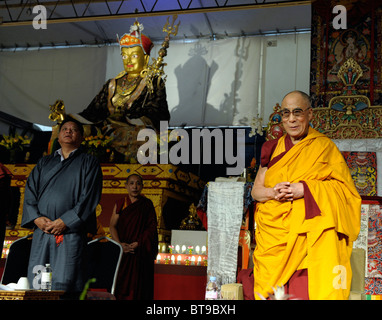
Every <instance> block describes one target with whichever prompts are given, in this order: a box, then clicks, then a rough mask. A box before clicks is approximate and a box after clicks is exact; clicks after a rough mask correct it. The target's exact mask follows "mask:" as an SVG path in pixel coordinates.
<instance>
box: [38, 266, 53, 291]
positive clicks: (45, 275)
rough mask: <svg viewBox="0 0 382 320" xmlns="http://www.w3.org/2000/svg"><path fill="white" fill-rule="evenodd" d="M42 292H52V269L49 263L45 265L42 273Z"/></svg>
mask: <svg viewBox="0 0 382 320" xmlns="http://www.w3.org/2000/svg"><path fill="white" fill-rule="evenodd" d="M41 290H42V291H52V268H51V266H50V264H49V263H47V264H46V265H45V268H44V269H43V270H42V273H41Z"/></svg>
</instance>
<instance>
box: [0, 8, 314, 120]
mask: <svg viewBox="0 0 382 320" xmlns="http://www.w3.org/2000/svg"><path fill="white" fill-rule="evenodd" d="M44 2H46V1H39V3H40V4H44ZM69 2H70V1H69ZM80 2H81V1H79V3H80ZM82 2H83V3H82V7H81V10H82V11H81V10H80V7H78V5H76V6H73V5H72V6H70V5H66V6H62V7H60V8H57V9H56V11H54V12H53V11H51V13H52V18H56V19H57V18H58V17H64V18H65V17H66V16H70V14H72V13H71V12H70V11H73V9H74V8H75V9H76V11H77V15H78V12H84V10H85V9H86V3H88V1H82ZM94 2H95V3H94V4H93V2H91V3H92V5H89V8H88V11H86V14H85V17H86V16H88V15H89V14H90V13H92V14H93V15H94V17H96V15H97V13H99V14H101V13H102V10H105V8H106V9H107V7H105V3H108V4H110V11H111V12H115V10H117V7H118V6H117V5H118V3H120V4H121V3H122V6H121V11H120V13H121V12H122V9H123V8H124V6H125V5H126V3H124V2H123V1H122V2H121V1H104V3H101V2H100V1H94ZM133 2H134V3H135V6H136V8H138V9H139V10H140V11H141V10H142V4H143V5H144V6H145V8H152V6H153V5H154V3H156V2H155V1H129V3H130V4H131V5H132V3H133ZM219 2H221V4H220V5H221V6H222V7H223V5H222V3H227V1H219ZM265 2H266V3H274V2H273V1H265ZM281 2H283V1H279V2H278V3H281ZM300 2H301V3H302V2H304V1H300ZM6 3H8V4H11V3H13V4H14V7H12V6H10V5H8V8H5V7H4V5H2V6H0V10H1V14H2V16H3V26H0V43H1V48H2V50H1V52H0V110H1V111H3V112H6V113H9V114H11V115H13V116H16V117H18V118H21V119H23V120H26V121H30V122H34V123H38V124H42V125H47V126H51V125H53V123H52V122H51V121H50V120H49V119H48V116H49V105H51V104H53V103H54V102H55V101H56V100H57V99H62V100H64V102H65V106H66V111H67V112H68V113H76V112H80V111H82V110H83V109H85V108H86V107H87V105H88V104H89V103H90V101H91V100H92V99H93V97H94V96H95V95H96V94H97V93H98V92H99V90H100V89H101V88H102V85H103V84H104V83H105V82H106V81H107V80H108V79H109V78H111V77H114V76H116V75H117V74H118V73H119V72H120V71H122V70H123V65H122V61H121V57H120V54H119V47H118V45H116V43H115V42H114V43H112V42H113V41H115V40H114V39H115V34H116V33H118V34H120V35H122V34H123V33H125V32H128V29H129V27H130V25H131V24H132V23H133V22H134V19H127V20H126V19H114V18H113V19H103V20H95V21H86V22H83V21H81V22H66V23H51V24H50V23H48V25H47V29H46V30H35V29H33V27H32V26H31V25H28V24H25V25H24V24H23V23H21V22H18V21H14V22H12V21H11V19H10V17H12V19H13V20H15V17H16V16H17V14H18V13H19V12H20V11H21V9H22V7H20V5H19V9H18V10H19V11H17V7H16V4H17V3H19V1H6ZM76 3H77V2H76ZM164 3H167V5H168V7H167V10H169V8H170V7H171V5H172V6H174V4H172V1H166V2H164V1H158V3H157V4H156V7H155V9H158V10H160V9H162V10H166V7H165V4H164ZM178 3H181V4H182V6H183V7H186V6H187V4H191V5H190V7H193V6H194V7H195V8H196V9H197V5H196V4H195V3H199V4H200V5H199V7H200V8H202V7H203V8H208V7H209V6H210V7H211V6H212V5H213V3H218V2H216V1H213V2H212V1H197V2H195V1H186V2H185V1H180V2H179V1H178ZM244 3H247V4H248V3H255V1H235V5H237V4H244ZM285 3H287V2H285ZM202 4H203V5H202ZM228 4H229V1H228ZM95 5H96V6H95ZM48 8H49V7H48ZM84 8H85V9H84ZM102 8H103V9H102ZM130 8H131V7H130ZM58 9H60V10H61V11H58ZM69 9H70V10H69ZM170 9H171V8H170ZM97 10H98V11H99V12H98V11H97ZM126 10H127V9H126ZM26 12H27V7H26V6H25V7H24V9H23V10H22V12H21V14H20V17H21V18H22V17H23V16H24V15H26ZM89 12H90V13H89ZM286 17H288V18H286ZM21 18H20V19H21ZM166 18H167V16H162V15H152V16H143V17H140V18H139V21H140V22H141V23H143V25H144V27H145V30H144V33H145V34H147V35H148V36H150V37H151V38H153V39H154V40H156V41H155V44H156V46H155V47H154V48H153V50H152V56H154V57H156V55H157V52H158V49H159V47H160V44H161V42H162V41H163V39H164V36H165V34H164V33H163V32H162V27H163V25H164V23H165V22H166ZM80 19H81V17H78V18H76V19H75V20H78V21H80ZM95 19H96V18H95ZM178 20H180V21H181V25H180V27H179V31H178V35H177V36H176V37H172V40H171V41H170V48H169V49H168V55H167V56H166V57H165V62H166V63H167V66H166V67H165V72H166V75H167V81H166V89H167V100H168V105H169V110H170V114H171V121H170V125H172V126H178V125H182V124H183V125H188V126H237V125H250V124H251V120H252V118H253V117H256V116H257V115H258V116H260V117H262V118H263V119H264V120H263V124H266V123H267V122H268V116H269V115H270V113H271V112H272V107H273V106H274V105H275V104H276V103H277V102H278V103H280V102H281V99H282V97H283V96H284V95H285V93H287V92H288V91H291V90H294V89H299V90H304V91H307V92H308V91H309V73H310V33H309V32H306V31H305V32H301V31H299V30H302V29H305V30H306V29H309V27H310V6H308V5H306V4H304V5H299V6H296V5H295V6H276V5H275V7H267V8H260V9H250V10H233V11H227V10H221V11H220V12H207V13H206V12H203V13H193V14H181V15H179V16H178ZM12 23H13V24H14V26H13V25H12ZM4 25H5V26H4ZM272 30H273V31H272ZM260 33H261V35H259V34H260ZM110 39H112V40H110ZM94 41H95V42H96V43H98V45H96V46H94ZM81 43H82V44H81ZM91 43H93V45H89V44H91ZM80 44H81V45H80ZM59 45H64V48H62V46H60V47H59ZM36 47H38V49H36ZM49 47H50V48H53V49H50V50H43V49H44V48H49ZM1 48H0V49H1Z"/></svg>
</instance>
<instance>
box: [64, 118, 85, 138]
mask: <svg viewBox="0 0 382 320" xmlns="http://www.w3.org/2000/svg"><path fill="white" fill-rule="evenodd" d="M67 122H74V123H75V124H76V125H77V127H78V130H79V131H80V133H81V136H84V127H83V126H82V123H81V122H79V121H78V120H76V119H74V118H71V117H66V118H65V120H63V121H62V122H61V123H60V127H59V128H60V131H61V128H62V126H63V125H64V124H65V123H67Z"/></svg>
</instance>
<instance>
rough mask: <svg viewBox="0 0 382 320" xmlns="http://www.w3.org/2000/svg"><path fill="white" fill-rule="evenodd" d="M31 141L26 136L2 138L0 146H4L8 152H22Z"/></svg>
mask: <svg viewBox="0 0 382 320" xmlns="http://www.w3.org/2000/svg"><path fill="white" fill-rule="evenodd" d="M30 143H31V139H30V138H28V136H21V135H19V134H17V133H16V134H15V135H14V136H13V135H9V136H5V135H4V136H3V140H1V141H0V145H1V146H4V147H5V148H6V149H8V150H23V149H24V147H27V146H29V145H30Z"/></svg>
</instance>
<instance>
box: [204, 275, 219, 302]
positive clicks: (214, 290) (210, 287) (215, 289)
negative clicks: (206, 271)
mask: <svg viewBox="0 0 382 320" xmlns="http://www.w3.org/2000/svg"><path fill="white" fill-rule="evenodd" d="M205 299H206V300H219V299H220V290H219V286H218V284H217V282H216V277H214V276H211V277H210V280H209V281H208V283H207V287H206V298H205Z"/></svg>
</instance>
